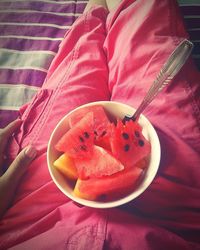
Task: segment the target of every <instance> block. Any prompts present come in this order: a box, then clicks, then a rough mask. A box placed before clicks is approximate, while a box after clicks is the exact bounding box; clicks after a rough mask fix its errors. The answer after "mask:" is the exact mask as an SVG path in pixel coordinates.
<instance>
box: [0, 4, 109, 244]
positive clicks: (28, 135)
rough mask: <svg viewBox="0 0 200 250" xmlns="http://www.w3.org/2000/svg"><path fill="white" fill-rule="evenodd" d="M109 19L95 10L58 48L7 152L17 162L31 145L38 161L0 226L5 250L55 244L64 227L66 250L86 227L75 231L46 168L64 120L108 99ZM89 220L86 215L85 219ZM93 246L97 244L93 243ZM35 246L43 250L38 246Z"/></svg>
mask: <svg viewBox="0 0 200 250" xmlns="http://www.w3.org/2000/svg"><path fill="white" fill-rule="evenodd" d="M107 14H108V11H107V10H106V9H105V8H104V7H101V6H94V7H93V8H91V9H90V10H89V11H87V12H85V13H84V14H83V15H82V16H81V17H79V18H78V20H76V22H75V23H74V25H73V26H72V28H71V29H70V30H69V32H67V34H66V37H65V39H64V40H63V42H62V44H61V46H60V50H59V52H58V54H57V56H56V58H55V59H54V62H53V63H52V65H51V68H50V72H49V74H48V77H47V80H46V82H45V83H44V85H43V87H42V89H41V91H39V93H38V95H37V96H36V97H35V99H34V100H33V101H32V102H31V104H30V105H29V106H27V107H26V109H25V110H24V112H23V114H22V120H23V124H22V126H21V129H20V131H19V133H18V134H17V135H16V136H15V140H13V143H12V144H11V147H8V149H7V152H9V153H10V156H11V157H14V156H16V155H17V153H18V151H19V150H20V148H24V147H25V146H26V145H27V144H30V143H32V144H33V145H35V146H36V148H37V150H38V155H37V158H36V159H35V160H34V161H33V162H32V164H31V165H30V166H29V168H28V169H27V173H26V174H25V176H24V178H23V180H22V182H21V185H20V187H19V189H18V192H17V193H16V198H15V201H14V204H13V206H12V207H11V208H10V209H9V211H8V212H7V213H6V214H5V217H4V220H6V223H2V224H1V226H0V231H1V233H0V235H1V236H0V248H1V246H2V245H3V244H4V245H3V246H4V249H7V248H9V247H11V246H12V245H14V244H16V243H20V242H23V241H25V240H27V239H30V238H32V237H34V236H36V235H39V236H40V234H42V233H44V232H45V231H46V232H47V234H50V235H51V236H49V238H50V239H52V240H53V241H55V240H54V238H55V237H54V236H55V235H54V236H53V233H52V231H51V228H52V227H53V228H54V229H55V231H56V230H57V231H59V230H60V229H59V228H60V225H61V224H63V227H64V231H65V233H64V234H63V235H62V234H61V235H60V236H61V238H62V240H63V242H61V244H62V246H60V247H58V249H61V248H66V239H67V238H68V237H69V235H71V234H73V233H74V231H75V230H79V228H80V227H81V225H82V226H83V227H84V225H85V222H83V224H81V223H79V224H80V225H76V216H79V211H77V210H79V208H78V207H76V205H75V204H73V203H72V202H71V201H70V200H69V199H67V197H65V196H64V195H63V194H62V193H61V192H60V191H59V190H58V188H57V187H56V186H55V184H54V183H53V181H52V179H51V177H50V175H49V171H48V167H47V161H46V150H47V143H48V141H49V138H50V135H51V133H52V131H53V129H54V128H55V126H56V125H57V123H58V122H59V120H60V119H61V118H62V117H63V116H64V115H66V114H67V113H68V112H69V111H71V110H72V109H74V108H75V107H77V106H79V105H81V104H85V103H88V102H92V101H97V100H109V98H110V92H109V90H108V85H107V81H108V69H107V63H106V54H105V51H104V50H103V43H104V41H105V36H106V30H105V22H106V18H107ZM11 153H12V155H11ZM73 206H74V208H73ZM61 210H62V211H63V212H61ZM75 211H77V212H75ZM61 214H62V215H61ZM81 214H82V213H80V215H81ZM91 214H92V212H87V211H86V218H87V217H90V216H91ZM73 218H74V220H73ZM97 218H98V216H97ZM4 220H3V221H4ZM101 220H104V218H102V219H101V218H99V221H100V224H101ZM56 221H57V222H56ZM61 221H62V222H61ZM90 223H91V221H90ZM90 223H89V224H90ZM94 223H97V222H96V220H94ZM94 223H91V225H92V224H94ZM97 224H98V223H97ZM102 224H104V222H102ZM55 225H56V226H55ZM86 226H87V225H86ZM36 228H37V230H35V229H36ZM86 229H87V227H86ZM99 229H101V227H99ZM16 231H17V232H18V233H17V234H16V233H15V232H16ZM51 233H52V234H51ZM8 234H9V238H7V235H8ZM83 235H86V233H84V234H83ZM46 242H47V243H48V241H46ZM92 242H94V243H95V241H94V239H93V240H92V241H91V243H92ZM37 243H38V244H40V242H39V241H37ZM49 244H50V243H49ZM52 246H54V245H52ZM22 248H23V247H22ZM52 248H53V249H55V248H54V247H52ZM35 249H39V247H35ZM48 249H51V248H48ZM90 249H94V248H93V247H91V248H90Z"/></svg>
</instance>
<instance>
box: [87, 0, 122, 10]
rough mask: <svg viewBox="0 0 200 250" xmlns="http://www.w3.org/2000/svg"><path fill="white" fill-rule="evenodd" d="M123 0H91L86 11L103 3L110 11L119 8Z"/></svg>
mask: <svg viewBox="0 0 200 250" xmlns="http://www.w3.org/2000/svg"><path fill="white" fill-rule="evenodd" d="M121 1H122V0H89V1H88V3H87V5H86V7H85V10H84V12H87V11H88V10H89V9H90V8H91V7H93V6H94V5H101V6H103V7H104V8H106V9H107V10H108V11H109V12H110V11H112V10H114V9H115V8H117V6H118V5H119V4H120V3H121Z"/></svg>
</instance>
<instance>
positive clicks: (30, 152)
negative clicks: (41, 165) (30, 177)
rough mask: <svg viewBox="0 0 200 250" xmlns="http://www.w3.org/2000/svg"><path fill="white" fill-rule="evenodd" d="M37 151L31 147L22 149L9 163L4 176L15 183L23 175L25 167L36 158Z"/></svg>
mask: <svg viewBox="0 0 200 250" xmlns="http://www.w3.org/2000/svg"><path fill="white" fill-rule="evenodd" d="M36 155H37V150H36V149H35V148H34V147H33V146H28V147H26V148H24V149H23V150H22V151H21V152H20V153H19V154H18V155H17V157H16V158H15V160H14V161H13V162H12V163H11V165H10V167H9V168H8V169H7V171H6V173H5V175H6V176H7V178H9V179H12V180H13V181H14V180H15V181H17V180H18V179H19V178H21V176H22V175H23V174H24V173H25V171H26V169H27V166H28V165H29V164H30V163H31V161H32V160H33V159H34V158H35V157H36Z"/></svg>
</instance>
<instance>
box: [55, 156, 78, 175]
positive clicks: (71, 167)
mask: <svg viewBox="0 0 200 250" xmlns="http://www.w3.org/2000/svg"><path fill="white" fill-rule="evenodd" d="M53 165H54V167H55V168H56V169H58V171H60V172H61V173H62V174H64V175H65V176H66V177H67V178H69V179H72V180H76V179H78V173H77V169H76V166H75V164H74V160H73V159H72V158H70V157H69V156H68V155H67V154H62V155H61V156H60V157H59V158H58V159H57V160H55V161H54V163H53Z"/></svg>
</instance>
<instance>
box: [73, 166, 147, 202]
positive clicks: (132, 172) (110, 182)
mask: <svg viewBox="0 0 200 250" xmlns="http://www.w3.org/2000/svg"><path fill="white" fill-rule="evenodd" d="M142 173H143V170H142V169H140V168H136V167H133V168H129V169H125V170H122V171H120V172H118V173H115V174H113V175H110V176H105V177H102V178H90V179H87V180H81V179H78V180H77V182H76V185H75V188H74V192H73V193H74V195H75V196H77V197H79V198H83V199H88V200H102V199H103V200H106V201H108V200H113V199H116V198H120V197H123V196H124V195H127V194H129V193H130V192H132V191H133V189H134V188H135V187H136V186H137V184H138V180H139V178H140V177H141V174H142Z"/></svg>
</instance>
